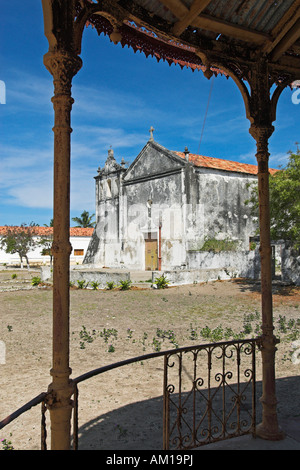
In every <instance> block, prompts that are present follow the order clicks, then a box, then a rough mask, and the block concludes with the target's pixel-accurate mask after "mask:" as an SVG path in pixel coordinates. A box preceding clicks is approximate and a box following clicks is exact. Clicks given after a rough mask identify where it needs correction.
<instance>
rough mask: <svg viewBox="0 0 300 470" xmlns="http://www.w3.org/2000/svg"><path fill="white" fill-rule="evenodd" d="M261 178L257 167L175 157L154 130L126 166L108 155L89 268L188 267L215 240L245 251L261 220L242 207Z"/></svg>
mask: <svg viewBox="0 0 300 470" xmlns="http://www.w3.org/2000/svg"><path fill="white" fill-rule="evenodd" d="M256 180H257V166H255V165H250V164H243V163H238V162H233V161H229V160H222V159H219V158H211V157H205V156H202V155H194V154H190V153H189V151H188V149H187V148H186V149H185V150H184V151H183V152H180V151H171V150H168V149H166V148H165V147H163V146H162V145H160V144H158V143H157V142H155V141H154V139H153V133H152V131H151V132H150V139H149V141H148V142H147V143H146V145H145V146H144V148H143V149H142V150H141V152H140V153H139V155H138V156H137V157H136V158H135V160H134V161H133V163H132V164H131V165H130V166H129V167H128V168H126V167H125V162H124V160H123V159H122V161H121V162H120V163H117V161H116V159H115V156H114V152H113V150H112V149H110V150H109V151H108V158H107V160H106V163H105V165H104V168H99V169H98V175H97V176H96V177H95V182H96V224H97V225H96V228H95V230H94V233H93V236H92V239H91V241H90V244H89V247H88V250H87V253H86V256H85V259H84V263H88V264H93V265H95V266H99V267H109V268H120V267H124V268H126V269H130V270H133V269H136V270H151V271H156V270H159V271H160V270H172V269H185V268H186V269H189V267H190V266H191V259H195V253H197V252H199V251H201V249H203V245H204V243H205V242H208V241H210V240H227V241H229V242H230V243H234V244H235V247H236V250H239V251H248V250H249V243H250V240H251V237H253V236H255V234H256V229H257V224H258V221H257V218H254V217H252V216H251V214H250V208H249V206H247V205H245V201H246V200H247V199H248V198H249V196H250V191H251V188H250V186H251V183H253V182H256ZM249 183H250V184H249Z"/></svg>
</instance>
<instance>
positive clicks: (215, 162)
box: [174, 152, 278, 175]
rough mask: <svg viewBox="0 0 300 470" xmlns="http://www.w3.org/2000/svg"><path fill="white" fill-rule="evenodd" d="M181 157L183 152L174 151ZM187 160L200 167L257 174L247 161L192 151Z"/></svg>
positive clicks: (274, 171)
mask: <svg viewBox="0 0 300 470" xmlns="http://www.w3.org/2000/svg"><path fill="white" fill-rule="evenodd" d="M174 153H175V154H176V155H178V156H179V157H181V158H185V153H184V152H174ZM189 161H190V162H191V163H193V165H195V166H198V167H201V168H213V169H215V170H223V171H232V172H237V173H247V174H250V175H257V170H258V168H257V166H256V165H250V164H248V163H239V162H233V161H230V160H222V159H221V158H213V157H205V156H204V155H195V154H193V153H190V154H189ZM269 171H270V173H271V174H273V173H276V171H278V170H274V169H272V168H270V169H269Z"/></svg>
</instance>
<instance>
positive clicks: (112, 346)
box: [107, 344, 115, 353]
mask: <svg viewBox="0 0 300 470" xmlns="http://www.w3.org/2000/svg"><path fill="white" fill-rule="evenodd" d="M107 352H109V353H111V352H115V347H114V345H113V344H110V345H109V346H108V350H107Z"/></svg>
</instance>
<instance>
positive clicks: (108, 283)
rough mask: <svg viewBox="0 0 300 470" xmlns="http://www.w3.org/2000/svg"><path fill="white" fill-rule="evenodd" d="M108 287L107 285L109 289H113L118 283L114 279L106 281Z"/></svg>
mask: <svg viewBox="0 0 300 470" xmlns="http://www.w3.org/2000/svg"><path fill="white" fill-rule="evenodd" d="M106 287H107V289H109V290H112V289H114V288H115V287H116V285H115V283H114V282H113V281H109V282H107V283H106Z"/></svg>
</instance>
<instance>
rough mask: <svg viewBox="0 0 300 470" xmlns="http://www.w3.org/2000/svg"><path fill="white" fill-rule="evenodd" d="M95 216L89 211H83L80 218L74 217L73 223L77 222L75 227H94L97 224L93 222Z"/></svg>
mask: <svg viewBox="0 0 300 470" xmlns="http://www.w3.org/2000/svg"><path fill="white" fill-rule="evenodd" d="M94 216H95V214H92V215H90V214H89V212H88V211H83V212H82V214H81V216H80V217H73V218H72V220H73V222H76V223H77V225H76V226H75V227H94V226H95V224H96V222H92V219H93V217H94Z"/></svg>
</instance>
